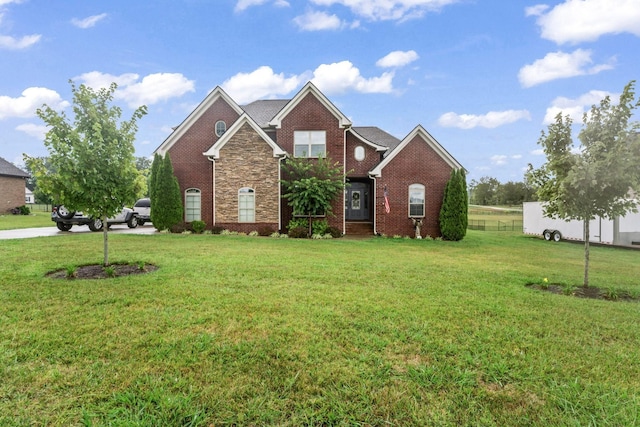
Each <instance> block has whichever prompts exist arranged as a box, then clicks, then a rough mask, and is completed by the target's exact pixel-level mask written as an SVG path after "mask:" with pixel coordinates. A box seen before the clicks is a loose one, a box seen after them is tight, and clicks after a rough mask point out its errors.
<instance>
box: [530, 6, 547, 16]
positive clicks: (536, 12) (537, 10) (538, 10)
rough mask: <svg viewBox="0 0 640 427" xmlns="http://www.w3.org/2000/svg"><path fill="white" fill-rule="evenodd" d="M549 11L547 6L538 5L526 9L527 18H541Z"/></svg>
mask: <svg viewBox="0 0 640 427" xmlns="http://www.w3.org/2000/svg"><path fill="white" fill-rule="evenodd" d="M548 9H549V5H547V4H537V5H535V6H530V7H527V8H525V9H524V14H525V16H540V15H542V14H543V13H544V12H545V11H546V10H548Z"/></svg>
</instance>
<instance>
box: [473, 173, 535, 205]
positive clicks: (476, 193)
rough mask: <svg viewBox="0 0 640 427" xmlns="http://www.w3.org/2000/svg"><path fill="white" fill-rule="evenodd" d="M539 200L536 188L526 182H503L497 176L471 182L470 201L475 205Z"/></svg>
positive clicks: (515, 203)
mask: <svg viewBox="0 0 640 427" xmlns="http://www.w3.org/2000/svg"><path fill="white" fill-rule="evenodd" d="M534 200H537V196H536V189H535V188H534V187H532V186H530V185H528V184H527V183H524V182H513V181H509V182H506V183H504V184H503V183H501V182H500V181H498V180H497V179H495V178H491V177H488V176H484V177H482V178H480V179H479V180H478V181H476V180H475V179H474V180H471V183H470V184H469V201H470V203H471V204H473V205H483V206H493V205H508V206H514V205H520V204H522V202H530V201H534Z"/></svg>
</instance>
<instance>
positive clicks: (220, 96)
mask: <svg viewBox="0 0 640 427" xmlns="http://www.w3.org/2000/svg"><path fill="white" fill-rule="evenodd" d="M219 101H223V102H225V103H226V104H227V105H228V106H229V107H230V108H231V109H232V110H233V111H234V112H235V113H236V114H237V115H238V116H240V115H242V114H243V110H242V108H240V106H239V105H238V104H237V103H236V102H235V101H234V100H233V99H231V97H230V96H229V95H227V93H226V92H225V91H224V90H222V88H221V87H220V86H216V88H215V89H214V90H212V91H211V92H210V93H209V95H207V97H206V98H205V99H204V100H203V101H202V102H201V103H200V104H199V105H198V106H197V107H196V109H195V110H193V111H192V112H191V114H189V116H188V117H187V118H186V119H185V120H184V121H183V122H182V123H180V125H179V126H178V127H177V128H176V129H175V130H174V131H173V132H172V133H171V135H169V136H168V137H167V139H165V140H164V142H163V143H162V144H160V146H159V147H158V148H157V149H156V151H155V152H154V153H157V154H160V155H162V156H164V155H165V154H166V153H167V152H168V151H169V150H170V149H171V147H173V145H174V144H175V143H176V142H178V141H179V140H180V139H181V138H182V137H183V136H184V135H185V134H186V133H187V132H188V131H189V129H191V127H192V126H193V125H194V124H195V123H196V122H198V120H200V118H201V117H202V116H203V115H204V114H205V113H206V112H207V111H208V110H209V109H210V108H211V107H212V106H213V105H214V104H215V103H216V102H219Z"/></svg>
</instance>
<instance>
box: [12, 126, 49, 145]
mask: <svg viewBox="0 0 640 427" xmlns="http://www.w3.org/2000/svg"><path fill="white" fill-rule="evenodd" d="M16 130H19V131H20V132H24V133H26V134H27V135H30V136H33V137H34V138H38V139H39V140H41V141H44V137H45V135H46V134H47V131H48V130H49V128H48V127H47V126H45V125H36V124H34V123H24V124H21V125H18V126H16Z"/></svg>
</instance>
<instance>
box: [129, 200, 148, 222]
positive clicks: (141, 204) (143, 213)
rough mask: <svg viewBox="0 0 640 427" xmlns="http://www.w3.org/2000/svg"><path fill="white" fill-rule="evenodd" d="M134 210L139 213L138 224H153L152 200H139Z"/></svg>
mask: <svg viewBox="0 0 640 427" xmlns="http://www.w3.org/2000/svg"><path fill="white" fill-rule="evenodd" d="M133 210H134V211H136V212H137V213H138V224H140V225H144V223H145V222H151V199H149V198H144V199H139V200H138V201H137V202H136V204H135V205H133Z"/></svg>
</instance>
